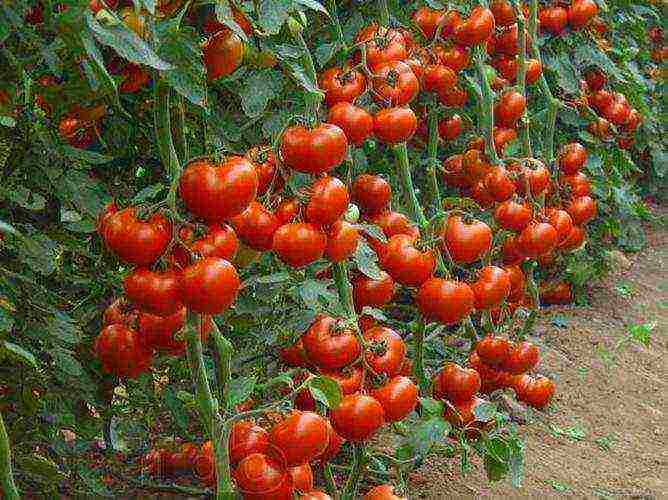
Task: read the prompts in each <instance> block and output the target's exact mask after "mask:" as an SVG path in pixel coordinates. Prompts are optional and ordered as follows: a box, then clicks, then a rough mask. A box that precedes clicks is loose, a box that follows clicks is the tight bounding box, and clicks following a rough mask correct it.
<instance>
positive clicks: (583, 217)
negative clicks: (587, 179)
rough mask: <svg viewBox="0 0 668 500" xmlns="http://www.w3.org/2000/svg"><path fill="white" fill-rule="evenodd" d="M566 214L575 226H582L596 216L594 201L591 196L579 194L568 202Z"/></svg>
mask: <svg viewBox="0 0 668 500" xmlns="http://www.w3.org/2000/svg"><path fill="white" fill-rule="evenodd" d="M567 210H568V214H569V215H570V216H571V219H572V220H573V224H575V225H576V226H583V225H585V224H586V223H587V222H589V221H590V220H592V219H593V218H594V217H596V202H595V201H594V200H593V199H592V198H591V196H580V197H578V198H575V199H573V200H571V202H570V203H569V204H568V209H567Z"/></svg>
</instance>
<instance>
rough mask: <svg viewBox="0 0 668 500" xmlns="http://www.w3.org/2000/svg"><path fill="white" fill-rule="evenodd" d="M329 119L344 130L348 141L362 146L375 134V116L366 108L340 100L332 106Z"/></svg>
mask: <svg viewBox="0 0 668 500" xmlns="http://www.w3.org/2000/svg"><path fill="white" fill-rule="evenodd" d="M327 121H328V122H329V123H332V124H334V125H336V126H338V127H340V128H341V130H343V132H344V133H345V134H346V137H347V138H348V142H350V143H351V144H354V145H355V146H361V145H362V143H364V141H365V140H367V139H368V138H369V137H371V134H373V116H371V114H370V113H369V112H368V111H367V110H366V109H364V108H360V107H359V106H355V105H354V104H350V103H349V102H339V103H337V104H335V105H334V106H332V108H331V109H330V110H329V115H328V116H327Z"/></svg>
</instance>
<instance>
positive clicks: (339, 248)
mask: <svg viewBox="0 0 668 500" xmlns="http://www.w3.org/2000/svg"><path fill="white" fill-rule="evenodd" d="M358 242H359V231H357V228H356V227H355V226H354V225H353V224H350V223H349V222H346V221H345V220H339V221H336V222H335V223H334V224H333V225H332V227H331V228H330V229H329V232H328V233H327V247H326V248H325V256H326V257H327V260H329V261H330V262H343V261H344V260H347V259H348V258H350V257H351V256H352V255H353V254H354V253H355V250H357V244H358Z"/></svg>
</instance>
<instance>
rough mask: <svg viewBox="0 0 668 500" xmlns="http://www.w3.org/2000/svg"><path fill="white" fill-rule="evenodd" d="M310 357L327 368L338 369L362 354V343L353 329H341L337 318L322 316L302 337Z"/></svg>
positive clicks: (321, 366) (320, 365)
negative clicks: (360, 343) (358, 340)
mask: <svg viewBox="0 0 668 500" xmlns="http://www.w3.org/2000/svg"><path fill="white" fill-rule="evenodd" d="M302 342H303V344H304V350H305V351H306V355H307V356H308V359H309V360H310V361H312V362H313V363H314V364H316V365H317V366H319V367H320V368H323V369H325V370H336V369H337V368H342V367H344V366H346V365H349V364H350V363H352V362H353V361H354V360H355V359H357V357H358V356H359V355H360V345H359V343H358V342H357V337H355V333H354V332H353V331H352V330H341V329H339V328H338V326H337V320H336V319H334V318H332V317H330V316H321V317H319V318H318V319H316V320H315V322H314V323H313V324H312V325H311V326H310V327H309V329H308V330H307V331H306V333H305V334H304V336H303V337H302Z"/></svg>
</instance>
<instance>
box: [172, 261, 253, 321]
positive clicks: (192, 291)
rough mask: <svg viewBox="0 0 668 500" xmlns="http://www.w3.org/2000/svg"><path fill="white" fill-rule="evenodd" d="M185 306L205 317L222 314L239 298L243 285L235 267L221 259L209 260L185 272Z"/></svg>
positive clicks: (200, 262)
mask: <svg viewBox="0 0 668 500" xmlns="http://www.w3.org/2000/svg"><path fill="white" fill-rule="evenodd" d="M181 285H182V298H183V303H184V304H185V305H186V306H187V307H188V308H189V309H191V310H192V311H194V312H197V313H201V314H221V313H222V312H223V311H225V310H226V309H227V308H228V307H230V306H231V305H232V303H233V302H234V301H235V299H236V298H237V294H238V293H239V287H240V285H241V283H240V281H239V276H238V275H237V271H236V269H235V268H234V266H233V265H232V264H230V263H229V262H228V261H226V260H225V259H220V258H218V257H205V258H203V259H201V260H198V261H196V262H194V263H193V264H191V265H189V266H188V267H186V268H185V269H184V270H183V278H182V281H181Z"/></svg>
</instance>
